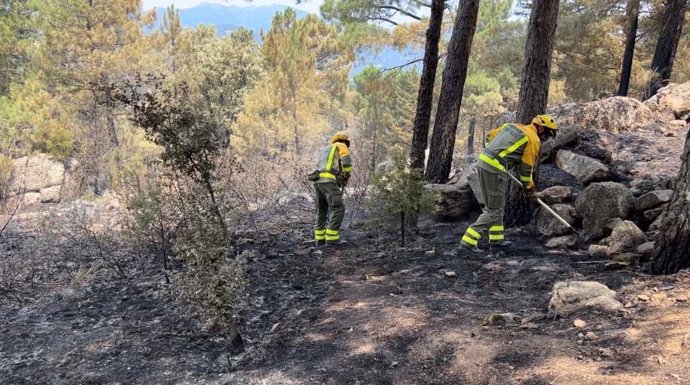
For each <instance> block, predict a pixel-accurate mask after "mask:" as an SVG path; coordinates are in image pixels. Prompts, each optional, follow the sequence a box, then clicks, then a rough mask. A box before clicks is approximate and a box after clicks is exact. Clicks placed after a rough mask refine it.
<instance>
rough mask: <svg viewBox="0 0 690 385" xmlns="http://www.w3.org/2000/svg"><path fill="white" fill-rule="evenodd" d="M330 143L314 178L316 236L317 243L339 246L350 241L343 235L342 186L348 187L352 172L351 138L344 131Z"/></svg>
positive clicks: (334, 136)
mask: <svg viewBox="0 0 690 385" xmlns="http://www.w3.org/2000/svg"><path fill="white" fill-rule="evenodd" d="M329 142H330V144H329V145H328V146H327V147H326V148H324V149H323V152H322V153H321V156H320V157H319V160H318V162H317V164H316V171H315V172H314V173H312V174H313V175H314V176H313V177H312V178H310V179H312V180H313V181H314V189H315V190H316V228H315V230H314V238H315V239H316V244H317V246H324V245H330V246H339V245H344V244H346V243H347V242H346V241H345V240H343V239H341V238H340V225H341V224H342V223H343V217H344V216H345V206H344V204H343V191H342V189H344V188H345V186H347V182H348V180H349V179H350V172H351V171H352V157H351V156H350V150H349V148H350V138H349V137H348V135H347V133H345V132H343V131H341V132H338V133H336V134H335V135H333V137H332V138H331V139H330V141H329Z"/></svg>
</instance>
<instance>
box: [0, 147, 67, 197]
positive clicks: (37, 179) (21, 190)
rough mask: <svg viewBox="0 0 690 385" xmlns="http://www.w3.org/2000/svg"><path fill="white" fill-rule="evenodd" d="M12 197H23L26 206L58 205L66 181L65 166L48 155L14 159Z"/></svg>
mask: <svg viewBox="0 0 690 385" xmlns="http://www.w3.org/2000/svg"><path fill="white" fill-rule="evenodd" d="M12 163H13V170H12V178H11V184H10V190H9V193H10V195H23V202H24V205H26V206H33V205H36V204H38V203H57V202H59V201H60V199H61V191H62V186H63V184H64V181H65V166H64V165H63V164H62V163H61V162H59V161H58V160H57V159H55V158H54V157H52V156H50V155H47V154H38V155H32V156H29V157H23V158H18V159H14V160H13V161H12Z"/></svg>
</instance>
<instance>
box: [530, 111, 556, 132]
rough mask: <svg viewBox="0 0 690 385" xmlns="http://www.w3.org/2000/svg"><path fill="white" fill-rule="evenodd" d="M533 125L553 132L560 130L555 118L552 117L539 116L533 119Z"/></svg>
mask: <svg viewBox="0 0 690 385" xmlns="http://www.w3.org/2000/svg"><path fill="white" fill-rule="evenodd" d="M532 124H534V125H535V126H542V127H546V128H548V129H550V130H552V131H556V130H558V124H557V123H556V119H554V117H553V116H551V115H537V116H535V117H534V119H532ZM554 133H555V132H554Z"/></svg>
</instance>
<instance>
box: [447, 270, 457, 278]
mask: <svg viewBox="0 0 690 385" xmlns="http://www.w3.org/2000/svg"><path fill="white" fill-rule="evenodd" d="M457 276H458V275H457V274H455V272H454V271H446V277H448V278H455V277H457Z"/></svg>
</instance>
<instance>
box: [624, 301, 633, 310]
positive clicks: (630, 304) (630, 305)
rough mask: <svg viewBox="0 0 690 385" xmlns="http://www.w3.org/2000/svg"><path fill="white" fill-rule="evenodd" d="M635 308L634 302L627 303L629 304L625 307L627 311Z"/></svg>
mask: <svg viewBox="0 0 690 385" xmlns="http://www.w3.org/2000/svg"><path fill="white" fill-rule="evenodd" d="M634 306H635V304H634V303H632V302H627V303H626V304H625V306H624V307H625V308H626V309H630V308H631V307H634Z"/></svg>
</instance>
